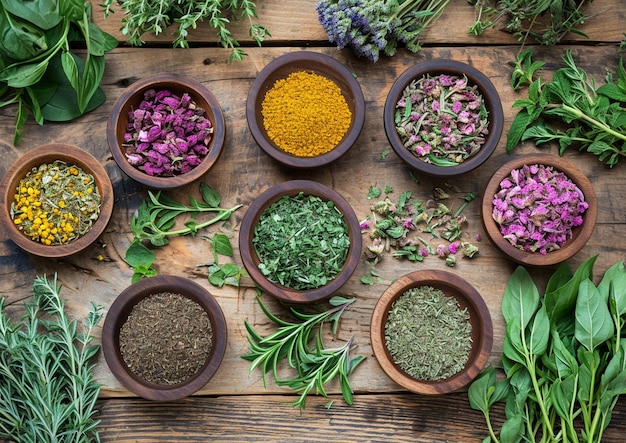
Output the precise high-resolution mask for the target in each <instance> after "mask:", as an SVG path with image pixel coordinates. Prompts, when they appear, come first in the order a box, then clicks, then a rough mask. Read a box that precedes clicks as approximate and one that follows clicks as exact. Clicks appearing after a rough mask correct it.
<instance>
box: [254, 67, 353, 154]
mask: <svg viewBox="0 0 626 443" xmlns="http://www.w3.org/2000/svg"><path fill="white" fill-rule="evenodd" d="M261 107H262V109H261V113H262V114H263V126H264V127H265V130H266V131H267V135H268V137H269V138H270V140H272V141H273V142H274V143H275V144H276V146H278V147H279V148H280V149H282V150H283V151H285V152H287V153H289V154H292V155H295V156H297V157H317V156H319V155H322V154H326V153H327V152H330V151H332V150H333V149H335V147H337V145H338V144H339V143H341V140H343V137H344V136H345V135H346V133H347V132H348V130H349V129H350V124H351V123H352V112H351V111H350V108H349V106H348V103H347V102H346V99H345V97H344V96H343V94H342V92H341V88H339V86H337V84H336V83H335V82H334V81H333V80H331V79H329V78H326V77H324V76H323V75H320V74H316V73H314V72H308V71H296V72H293V73H291V74H289V76H287V78H283V79H280V80H278V81H276V83H274V85H273V86H272V87H271V88H270V89H269V90H268V91H267V92H266V93H265V97H264V98H263V103H262V104H261Z"/></svg>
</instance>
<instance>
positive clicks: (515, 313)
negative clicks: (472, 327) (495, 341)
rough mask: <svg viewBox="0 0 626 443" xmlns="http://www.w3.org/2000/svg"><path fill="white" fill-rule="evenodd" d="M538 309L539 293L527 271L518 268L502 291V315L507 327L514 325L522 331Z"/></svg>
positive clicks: (520, 267)
mask: <svg viewBox="0 0 626 443" xmlns="http://www.w3.org/2000/svg"><path fill="white" fill-rule="evenodd" d="M538 308H539V291H538V290H537V287H536V286H535V283H534V282H533V280H532V278H531V277H530V274H529V273H528V271H527V270H526V269H525V268H524V267H522V266H518V267H517V268H516V269H515V271H513V274H511V277H510V278H509V282H508V283H507V286H506V288H505V291H504V296H503V298H502V314H503V316H504V320H505V321H506V323H507V325H509V324H512V323H516V324H519V325H520V329H521V331H523V330H524V329H525V328H526V326H527V325H528V323H529V322H530V320H531V318H532V317H533V315H534V314H535V312H536V311H537V309H538Z"/></svg>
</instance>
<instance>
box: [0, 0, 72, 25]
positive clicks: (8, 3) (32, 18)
mask: <svg viewBox="0 0 626 443" xmlns="http://www.w3.org/2000/svg"><path fill="white" fill-rule="evenodd" d="M0 3H1V4H2V6H3V7H4V8H5V9H6V10H7V11H8V12H10V13H11V14H13V15H14V16H16V17H20V18H23V19H24V20H27V21H29V22H31V23H32V24H33V25H35V26H37V27H38V28H41V29H43V30H48V29H51V28H53V27H55V26H56V25H58V24H59V22H60V21H61V20H62V17H61V12H60V10H59V2H58V1H57V0H37V1H15V0H0Z"/></svg>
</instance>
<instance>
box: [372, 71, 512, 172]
mask: <svg viewBox="0 0 626 443" xmlns="http://www.w3.org/2000/svg"><path fill="white" fill-rule="evenodd" d="M426 74H431V75H441V74H448V75H463V74H465V76H466V77H467V80H468V83H469V84H471V85H476V86H478V89H479V91H480V92H481V93H482V95H483V98H484V99H485V105H486V107H487V111H488V113H489V134H488V135H487V138H486V140H485V143H484V144H483V145H482V146H481V148H480V150H479V151H478V152H477V153H476V154H474V155H473V156H471V157H470V158H468V159H467V160H465V161H463V162H461V163H459V164H458V165H455V166H438V165H433V164H431V163H425V162H424V161H422V160H420V159H419V158H418V157H416V156H415V155H413V154H412V153H411V152H409V150H408V149H407V148H405V147H404V144H403V143H402V140H401V139H400V136H399V135H398V132H397V131H396V125H395V121H394V120H395V110H396V103H397V102H398V100H400V98H401V97H402V93H403V91H404V89H405V88H406V87H407V85H408V84H409V83H411V81H412V80H414V79H416V78H421V77H423V76H425V75H426ZM383 120H384V124H385V133H386V134H387V139H388V140H389V143H390V144H391V147H392V148H393V150H394V151H395V152H396V154H397V155H398V156H399V157H400V158H401V159H402V160H403V161H404V162H405V163H406V164H407V165H408V166H409V167H410V168H411V169H413V170H415V171H416V172H418V173H422V174H426V175H429V176H431V177H453V176H458V175H461V174H465V173H467V172H470V171H472V170H474V169H476V168H477V167H479V166H480V165H482V164H483V163H484V162H485V161H487V159H488V158H489V157H490V156H491V154H492V153H493V151H494V150H495V149H496V147H497V146H498V143H499V142H500V136H501V135H502V129H503V127H504V112H503V110H502V103H501V101H500V96H499V94H498V91H497V90H496V88H495V86H494V85H493V83H491V81H490V80H489V79H488V78H487V76H486V75H485V74H483V73H482V72H480V71H479V70H477V69H476V68H474V67H472V66H470V65H468V64H465V63H461V62H457V61H454V60H430V61H426V62H423V63H419V64H417V65H414V66H412V67H410V68H408V69H407V70H406V71H404V72H403V73H402V74H401V75H400V77H398V79H397V80H396V81H395V82H394V83H393V85H392V86H391V89H390V90H389V93H388V95H387V99H386V101H385V108H384V111H383Z"/></svg>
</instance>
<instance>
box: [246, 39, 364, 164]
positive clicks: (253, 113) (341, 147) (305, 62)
mask: <svg viewBox="0 0 626 443" xmlns="http://www.w3.org/2000/svg"><path fill="white" fill-rule="evenodd" d="M298 71H307V72H314V73H316V74H319V75H322V76H324V77H326V78H328V79H330V80H332V81H333V82H335V83H336V84H337V86H339V88H340V89H341V92H342V94H343V96H344V98H345V99H346V102H347V104H348V107H349V108H350V112H351V113H352V123H351V125H350V129H349V130H348V132H347V133H346V135H345V136H344V138H343V140H342V141H341V142H340V143H339V144H338V145H337V146H336V147H335V149H333V150H332V151H330V152H327V153H326V154H322V155H319V156H317V157H298V156H296V155H292V154H290V153H288V152H285V151H283V150H282V149H280V148H279V147H277V146H276V145H275V144H274V142H272V141H271V140H270V138H269V137H268V135H267V131H266V130H265V126H264V124H263V115H262V114H261V109H262V104H263V100H264V99H265V94H266V93H267V91H268V90H270V89H271V88H272V87H273V86H274V83H276V81H277V80H281V79H284V78H287V77H288V76H289V74H291V73H293V72H298ZM246 117H247V119H248V127H249V128H250V132H251V133H252V136H253V137H254V139H255V140H256V142H257V144H258V145H259V146H260V147H261V149H262V150H263V151H265V153H267V154H268V155H269V156H270V157H272V158H273V159H274V160H276V161H278V162H279V163H281V164H283V165H285V166H288V167H291V168H316V167H319V166H323V165H327V164H329V163H331V162H333V161H335V160H337V159H338V158H339V157H341V156H342V155H344V154H345V153H346V152H348V150H349V149H350V148H351V147H352V145H353V144H354V143H355V141H356V139H357V138H358V136H359V134H360V133H361V129H362V128H363V123H364V121H365V98H364V97H363V92H362V91H361V86H360V85H359V82H358V81H357V80H356V79H355V78H354V76H353V75H352V72H350V70H349V69H348V68H346V67H345V66H344V65H343V64H341V63H340V62H339V61H337V60H335V59H334V58H332V57H329V56H327V55H325V54H319V53H316V52H309V51H297V52H290V53H287V54H285V55H282V56H280V57H278V58H276V59H274V60H272V61H271V62H270V63H268V64H267V66H265V68H263V69H262V70H261V72H259V74H258V75H257V77H256V79H255V80H254V82H252V85H251V86H250V91H249V93H248V99H247V103H246Z"/></svg>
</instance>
